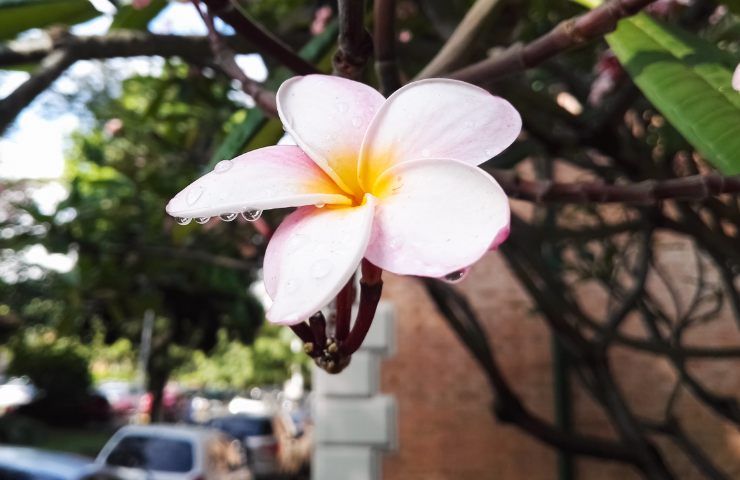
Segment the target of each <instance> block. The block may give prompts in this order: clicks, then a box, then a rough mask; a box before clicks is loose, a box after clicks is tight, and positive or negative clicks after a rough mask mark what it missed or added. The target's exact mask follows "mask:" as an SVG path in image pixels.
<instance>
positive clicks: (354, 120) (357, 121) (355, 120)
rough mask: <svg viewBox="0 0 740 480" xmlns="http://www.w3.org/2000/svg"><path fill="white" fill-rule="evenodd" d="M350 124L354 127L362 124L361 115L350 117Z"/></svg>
mask: <svg viewBox="0 0 740 480" xmlns="http://www.w3.org/2000/svg"><path fill="white" fill-rule="evenodd" d="M352 126H353V127H355V128H360V127H361V126H362V117H360V116H359V115H356V116H354V117H352Z"/></svg>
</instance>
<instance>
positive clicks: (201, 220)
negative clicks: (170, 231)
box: [195, 217, 211, 225]
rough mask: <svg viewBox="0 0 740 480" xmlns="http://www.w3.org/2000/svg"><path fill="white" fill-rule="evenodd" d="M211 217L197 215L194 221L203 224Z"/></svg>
mask: <svg viewBox="0 0 740 480" xmlns="http://www.w3.org/2000/svg"><path fill="white" fill-rule="evenodd" d="M210 219H211V217H198V218H196V219H195V223H200V224H201V225H203V224H204V223H208V220H210Z"/></svg>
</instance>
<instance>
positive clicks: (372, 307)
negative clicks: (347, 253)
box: [339, 260, 383, 356]
mask: <svg viewBox="0 0 740 480" xmlns="http://www.w3.org/2000/svg"><path fill="white" fill-rule="evenodd" d="M382 275H383V270H381V269H380V268H378V267H376V266H375V265H373V264H372V263H370V262H369V261H367V260H363V261H362V279H361V280H360V307H359V309H358V311H357V318H356V319H355V324H354V325H353V327H352V330H351V331H350V332H349V335H348V336H347V339H346V340H345V341H344V342H342V343H341V344H340V346H339V353H340V354H342V355H345V356H350V355H352V354H353V353H355V352H356V351H357V349H358V348H360V345H362V342H363V341H364V340H365V337H366V336H367V332H368V331H369V330H370V325H372V323H373V318H375V311H376V310H377V308H378V302H379V301H380V294H381V292H382V291H383V280H382V278H381V277H382Z"/></svg>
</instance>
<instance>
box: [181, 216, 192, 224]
mask: <svg viewBox="0 0 740 480" xmlns="http://www.w3.org/2000/svg"><path fill="white" fill-rule="evenodd" d="M191 220H192V218H190V217H177V224H178V225H187V224H188V223H190V221H191Z"/></svg>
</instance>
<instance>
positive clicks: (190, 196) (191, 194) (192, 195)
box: [185, 187, 203, 205]
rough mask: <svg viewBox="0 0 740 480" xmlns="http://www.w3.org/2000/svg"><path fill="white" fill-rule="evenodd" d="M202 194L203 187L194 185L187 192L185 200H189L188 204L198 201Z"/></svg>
mask: <svg viewBox="0 0 740 480" xmlns="http://www.w3.org/2000/svg"><path fill="white" fill-rule="evenodd" d="M202 196H203V187H192V188H190V189H189V190H188V192H187V193H186V194H185V201H186V202H188V205H192V204H194V203H195V202H197V201H198V200H199V199H200V197H202Z"/></svg>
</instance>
